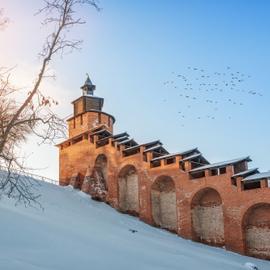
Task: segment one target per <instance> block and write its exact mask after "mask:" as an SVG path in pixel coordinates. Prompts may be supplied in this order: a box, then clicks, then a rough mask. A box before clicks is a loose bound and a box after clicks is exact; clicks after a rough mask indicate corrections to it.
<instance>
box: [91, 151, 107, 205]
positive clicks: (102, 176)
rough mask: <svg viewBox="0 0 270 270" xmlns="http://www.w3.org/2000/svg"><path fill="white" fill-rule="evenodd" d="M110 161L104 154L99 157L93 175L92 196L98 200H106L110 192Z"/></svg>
mask: <svg viewBox="0 0 270 270" xmlns="http://www.w3.org/2000/svg"><path fill="white" fill-rule="evenodd" d="M107 168H108V160H107V157H106V156H105V155H104V154H100V155H98V156H97V158H96V161H95V166H94V169H93V172H92V175H91V177H90V178H91V181H90V182H91V184H90V195H91V196H92V198H93V199H96V200H105V198H106V194H107V191H108V188H107V187H108V184H107V181H108V179H107V178H108V169H107Z"/></svg>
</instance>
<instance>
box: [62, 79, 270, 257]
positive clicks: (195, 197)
mask: <svg viewBox="0 0 270 270" xmlns="http://www.w3.org/2000/svg"><path fill="white" fill-rule="evenodd" d="M90 82H91V81H90ZM88 84H89V82H88ZM86 86H88V85H86ZM90 86H91V88H90V90H91V89H94V90H95V86H93V85H92V84H91V85H90ZM90 86H89V87H90ZM83 87H84V90H85V88H86V87H85V86H83ZM85 91H86V90H85ZM88 92H90V93H91V94H92V92H93V91H92V92H91V91H88ZM78 100H79V101H81V102H82V103H81V104H76V106H77V107H76V108H75V109H74V117H73V118H71V119H70V120H68V121H69V129H70V132H69V138H68V139H67V140H66V141H64V142H62V143H61V144H59V145H58V147H59V162H60V175H59V179H60V184H61V185H73V186H74V188H78V189H81V190H82V191H84V192H86V193H88V194H90V195H91V196H92V198H94V199H96V200H100V201H105V202H107V203H109V204H110V205H111V206H112V207H114V208H116V209H118V210H119V211H121V212H124V213H128V214H132V215H135V216H138V217H139V218H140V219H141V220H142V221H144V222H146V223H148V224H151V225H153V226H157V227H161V228H164V229H167V230H169V231H172V232H175V233H177V234H178V235H179V236H181V237H184V238H187V239H192V240H194V241H199V242H202V243H206V244H209V245H214V246H222V247H223V246H224V247H225V248H226V249H228V250H232V251H235V252H238V253H241V254H246V255H250V256H254V257H258V258H264V259H270V184H269V179H270V173H260V172H259V171H258V169H256V168H255V169H249V168H248V162H249V161H251V159H250V158H249V157H242V158H238V159H234V160H229V161H225V162H219V163H215V164H210V163H209V162H208V160H207V159H206V158H205V157H204V156H203V154H202V153H201V152H200V151H199V150H198V149H197V148H194V149H190V150H188V151H183V152H178V153H175V154H171V153H169V152H168V151H167V150H166V149H165V148H164V146H163V144H162V143H161V142H160V141H153V142H149V143H145V144H138V143H137V142H136V141H135V140H134V139H131V138H130V136H129V134H127V133H126V132H123V133H121V134H113V123H114V121H115V120H114V118H113V116H111V115H109V114H106V113H104V112H102V111H101V110H102V106H100V108H99V110H97V104H101V103H102V105H103V99H102V102H101V101H100V100H99V101H96V97H95V100H94V102H97V103H96V104H94V105H95V109H94V110H92V108H91V104H92V101H91V102H89V104H90V105H88V108H87V109H85V108H86V106H85V105H83V104H85V103H84V102H88V100H91V95H90V96H87V101H85V99H84V96H83V97H82V98H80V99H78ZM76 101H77V100H76ZM75 103H76V102H75ZM74 106H75V105H74ZM80 106H81V107H80ZM83 106H84V107H83ZM89 106H90V107H89ZM77 108H81V109H80V110H79V111H78V114H76V110H78V109H77ZM99 115H100V116H99ZM74 119H75V120H74ZM76 119H77V120H76ZM74 123H75V124H74ZM71 129H72V131H71Z"/></svg>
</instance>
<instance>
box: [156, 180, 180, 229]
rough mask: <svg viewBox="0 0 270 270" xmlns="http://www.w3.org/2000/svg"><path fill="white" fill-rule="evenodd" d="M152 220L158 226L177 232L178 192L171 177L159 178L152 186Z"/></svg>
mask: <svg viewBox="0 0 270 270" xmlns="http://www.w3.org/2000/svg"><path fill="white" fill-rule="evenodd" d="M151 209H152V218H153V220H154V222H155V224H156V225H157V226H160V227H162V228H165V229H168V230H172V231H176V230H177V210H176V191H175V184H174V181H173V179H172V178H171V177H170V176H166V175H163V176H159V177H157V179H156V180H155V182H154V183H153V185H152V186H151Z"/></svg>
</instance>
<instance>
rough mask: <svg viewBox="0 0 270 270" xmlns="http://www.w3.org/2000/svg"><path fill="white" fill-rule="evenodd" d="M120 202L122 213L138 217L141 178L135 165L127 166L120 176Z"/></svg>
mask: <svg viewBox="0 0 270 270" xmlns="http://www.w3.org/2000/svg"><path fill="white" fill-rule="evenodd" d="M118 200H119V208H120V210H121V211H124V212H127V213H130V214H133V215H138V213H139V177H138V171H137V169H136V167H135V166H134V165H130V164H128V165H125V166H124V167H123V168H122V169H121V170H120V172H119V174H118Z"/></svg>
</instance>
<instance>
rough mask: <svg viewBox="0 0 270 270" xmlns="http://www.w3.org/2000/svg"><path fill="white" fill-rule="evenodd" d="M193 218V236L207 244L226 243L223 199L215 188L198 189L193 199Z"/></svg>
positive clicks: (217, 244)
mask: <svg viewBox="0 0 270 270" xmlns="http://www.w3.org/2000/svg"><path fill="white" fill-rule="evenodd" d="M191 218H192V231H193V238H194V240H196V241H200V242H203V243H206V244H210V245H215V246H223V245H224V217H223V209H222V199H221V197H220V195H219V193H218V192H217V191H216V190H215V189H213V188H204V189H202V190H200V191H198V192H197V193H196V194H195V196H194V197H193V199H192V203H191Z"/></svg>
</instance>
